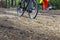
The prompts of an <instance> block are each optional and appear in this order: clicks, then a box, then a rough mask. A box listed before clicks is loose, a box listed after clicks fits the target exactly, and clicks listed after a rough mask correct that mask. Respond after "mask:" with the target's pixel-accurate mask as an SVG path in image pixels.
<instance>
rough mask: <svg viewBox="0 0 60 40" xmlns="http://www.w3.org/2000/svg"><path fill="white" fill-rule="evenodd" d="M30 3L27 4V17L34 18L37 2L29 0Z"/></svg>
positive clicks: (36, 11) (36, 12)
mask: <svg viewBox="0 0 60 40" xmlns="http://www.w3.org/2000/svg"><path fill="white" fill-rule="evenodd" d="M30 3H31V4H30ZM30 3H29V5H28V15H29V18H32V19H35V18H36V16H37V14H38V8H37V2H36V0H30ZM30 5H31V6H32V8H30Z"/></svg>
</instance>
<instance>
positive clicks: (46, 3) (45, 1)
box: [42, 0, 49, 10]
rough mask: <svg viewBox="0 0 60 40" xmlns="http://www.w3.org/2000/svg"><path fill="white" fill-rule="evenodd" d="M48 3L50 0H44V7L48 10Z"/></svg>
mask: <svg viewBox="0 0 60 40" xmlns="http://www.w3.org/2000/svg"><path fill="white" fill-rule="evenodd" d="M48 5H49V0H43V3H42V9H43V10H46V8H47V7H48Z"/></svg>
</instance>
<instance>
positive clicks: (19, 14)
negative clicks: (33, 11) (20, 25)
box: [17, 3, 24, 17]
mask: <svg viewBox="0 0 60 40" xmlns="http://www.w3.org/2000/svg"><path fill="white" fill-rule="evenodd" d="M23 7H24V5H23V3H19V4H18V6H17V15H18V16H20V17H21V16H23V14H24V10H23Z"/></svg>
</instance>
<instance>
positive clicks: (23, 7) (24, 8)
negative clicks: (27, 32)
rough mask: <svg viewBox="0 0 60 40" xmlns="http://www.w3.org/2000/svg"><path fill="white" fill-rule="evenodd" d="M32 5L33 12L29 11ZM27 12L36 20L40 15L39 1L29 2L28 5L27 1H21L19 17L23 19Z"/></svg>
mask: <svg viewBox="0 0 60 40" xmlns="http://www.w3.org/2000/svg"><path fill="white" fill-rule="evenodd" d="M30 3H32V10H30V9H29V8H30ZM25 11H27V12H28V16H29V18H32V19H35V18H36V16H37V14H38V8H37V1H36V0H29V1H28V3H26V1H25V0H20V2H19V3H18V6H17V15H18V16H20V17H21V16H23V14H24V12H25Z"/></svg>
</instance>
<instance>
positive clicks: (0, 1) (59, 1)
mask: <svg viewBox="0 0 60 40" xmlns="http://www.w3.org/2000/svg"><path fill="white" fill-rule="evenodd" d="M19 1H20V0H0V7H4V8H10V7H16V6H17V5H18V3H19ZM55 2H56V3H55ZM37 3H38V9H41V5H39V4H40V3H39V0H37ZM49 4H51V5H52V6H54V5H55V4H56V9H60V0H50V1H49Z"/></svg>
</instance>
